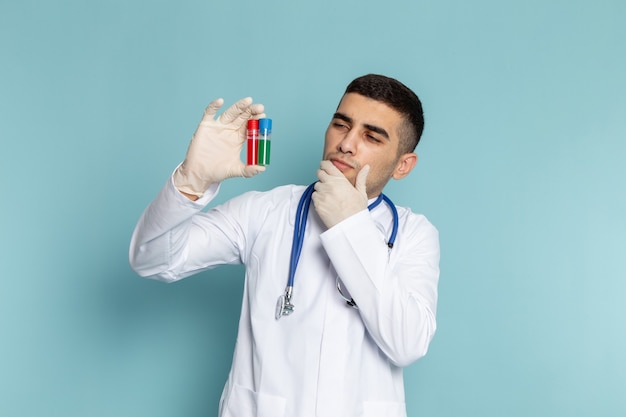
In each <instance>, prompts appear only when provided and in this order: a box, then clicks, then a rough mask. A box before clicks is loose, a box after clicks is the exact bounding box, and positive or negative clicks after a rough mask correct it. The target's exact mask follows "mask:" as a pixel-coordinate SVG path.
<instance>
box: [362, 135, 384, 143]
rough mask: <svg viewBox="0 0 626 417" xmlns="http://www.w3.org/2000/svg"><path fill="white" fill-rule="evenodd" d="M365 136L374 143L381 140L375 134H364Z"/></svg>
mask: <svg viewBox="0 0 626 417" xmlns="http://www.w3.org/2000/svg"><path fill="white" fill-rule="evenodd" d="M365 137H366V138H367V140H369V141H371V142H374V143H381V142H382V141H381V140H380V139H378V138H377V137H376V136H372V135H370V134H367V135H365Z"/></svg>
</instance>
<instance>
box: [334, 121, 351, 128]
mask: <svg viewBox="0 0 626 417" xmlns="http://www.w3.org/2000/svg"><path fill="white" fill-rule="evenodd" d="M333 126H334V127H336V128H337V129H348V125H347V124H345V123H344V122H338V121H336V122H333Z"/></svg>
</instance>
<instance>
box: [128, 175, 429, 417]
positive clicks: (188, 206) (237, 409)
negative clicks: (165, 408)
mask: <svg viewBox="0 0 626 417" xmlns="http://www.w3.org/2000/svg"><path fill="white" fill-rule="evenodd" d="M217 190H218V187H217V186H212V187H211V188H210V189H209V190H208V191H207V192H206V193H205V195H204V196H203V197H202V198H201V199H200V200H198V201H196V202H192V201H190V200H188V199H187V198H185V197H184V196H182V195H180V194H179V193H178V191H177V190H176V189H175V188H174V185H173V184H172V182H171V181H170V182H168V184H166V186H165V187H164V188H163V190H162V191H161V192H160V194H159V195H158V197H157V198H156V199H155V200H154V201H153V202H152V203H151V204H150V205H149V206H148V208H147V209H146V211H145V212H144V214H143V215H142V217H141V219H140V221H139V223H138V225H137V228H136V229H135V232H134V234H133V238H132V242H131V248H130V260H131V265H132V267H133V268H134V269H135V270H136V271H137V273H139V274H140V275H142V276H147V277H151V278H155V279H159V280H163V281H166V282H171V281H176V280H178V279H181V278H184V277H186V276H189V275H192V274H194V273H197V272H199V271H203V270H206V269H209V268H212V267H214V266H216V265H219V264H237V263H243V264H245V265H246V280H245V286H244V297H243V304H242V308H241V317H240V322H239V332H238V336H237V343H236V348H235V353H234V358H233V363H232V368H231V371H230V374H229V377H228V381H227V383H226V386H225V387H224V391H223V393H222V399H221V403H220V416H221V417H248V416H258V417H281V416H290V417H313V416H323V417H332V416H341V417H345V416H364V417H368V416H380V417H402V416H406V409H405V403H404V401H405V400H404V385H403V378H402V367H403V366H406V365H408V364H410V363H412V362H413V361H415V360H417V359H418V358H420V357H422V356H423V355H424V354H425V353H426V351H427V348H428V344H429V343H430V341H431V339H432V337H433V334H434V332H435V327H436V325H435V311H436V304H437V282H438V278H439V241H438V233H437V230H436V229H435V228H434V227H433V226H432V225H431V224H430V223H429V222H428V220H427V219H426V218H425V217H424V216H421V215H417V214H414V213H411V212H410V211H409V210H408V209H404V208H401V207H398V213H399V230H398V236H397V239H396V242H395V246H394V248H393V249H392V250H391V252H390V251H389V249H388V248H387V245H386V243H385V242H386V240H387V239H388V238H389V235H390V231H391V227H392V215H391V212H390V210H389V209H388V207H387V206H386V205H385V204H380V205H378V206H377V207H376V208H375V209H373V210H372V211H371V212H369V211H367V210H363V211H362V212H359V213H357V214H355V215H353V216H351V217H349V218H348V219H346V220H344V221H343V222H341V223H339V224H337V225H336V226H334V227H333V228H331V229H328V230H325V229H326V228H325V226H324V225H323V223H322V222H321V220H320V219H319V217H318V216H317V214H316V212H315V209H314V207H313V205H312V204H311V210H310V211H309V216H308V223H307V228H306V235H305V238H304V245H303V249H302V254H301V257H300V262H299V264H298V268H297V271H296V275H295V284H294V293H293V298H292V302H293V304H294V305H295V311H294V313H293V314H291V315H289V316H286V317H282V318H281V319H280V320H276V318H275V317H274V314H275V306H276V300H277V298H278V296H279V295H281V294H283V293H284V290H285V286H286V283H287V278H288V274H289V263H290V261H289V259H290V254H291V244H292V239H293V230H294V219H295V215H296V207H297V205H298V201H299V199H300V197H301V195H302V194H303V192H304V187H302V186H284V187H279V188H276V189H274V190H272V191H269V192H264V193H260V192H250V193H246V194H243V195H241V196H239V197H236V198H234V199H232V200H230V201H228V202H227V203H225V204H224V205H222V206H219V207H216V208H213V209H211V210H209V211H208V212H207V213H203V212H201V209H202V208H203V207H204V206H205V205H206V204H207V203H208V202H209V201H210V200H211V199H212V198H213V197H214V196H215V194H216V193H217ZM337 276H339V277H341V280H342V282H343V286H344V288H345V289H346V290H347V291H346V292H349V293H350V295H351V296H352V297H353V298H354V300H355V301H356V302H357V304H358V306H359V309H358V310H357V309H354V308H351V307H349V306H347V305H346V302H345V301H344V300H343V299H342V298H341V296H340V295H339V293H338V291H337V288H336V284H335V280H336V277H337ZM344 291H345V290H344Z"/></svg>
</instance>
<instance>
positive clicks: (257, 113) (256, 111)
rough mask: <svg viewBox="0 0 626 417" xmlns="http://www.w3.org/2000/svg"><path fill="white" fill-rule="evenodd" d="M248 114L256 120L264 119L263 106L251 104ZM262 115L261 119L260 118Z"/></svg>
mask: <svg viewBox="0 0 626 417" xmlns="http://www.w3.org/2000/svg"><path fill="white" fill-rule="evenodd" d="M250 114H251V115H252V117H254V118H256V119H262V118H263V117H265V106H264V105H262V104H259V103H255V104H252V105H251V106H250ZM261 115H263V117H261Z"/></svg>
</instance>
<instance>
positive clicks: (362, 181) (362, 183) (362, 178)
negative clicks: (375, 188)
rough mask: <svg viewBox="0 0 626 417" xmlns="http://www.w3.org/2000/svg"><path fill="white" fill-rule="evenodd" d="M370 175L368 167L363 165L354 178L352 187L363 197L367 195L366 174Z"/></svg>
mask: <svg viewBox="0 0 626 417" xmlns="http://www.w3.org/2000/svg"><path fill="white" fill-rule="evenodd" d="M369 173H370V166H369V165H365V166H364V167H363V168H361V170H360V171H359V173H358V174H357V176H356V181H355V183H354V187H355V188H356V189H357V191H359V192H360V193H361V194H363V195H367V174H369Z"/></svg>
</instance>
